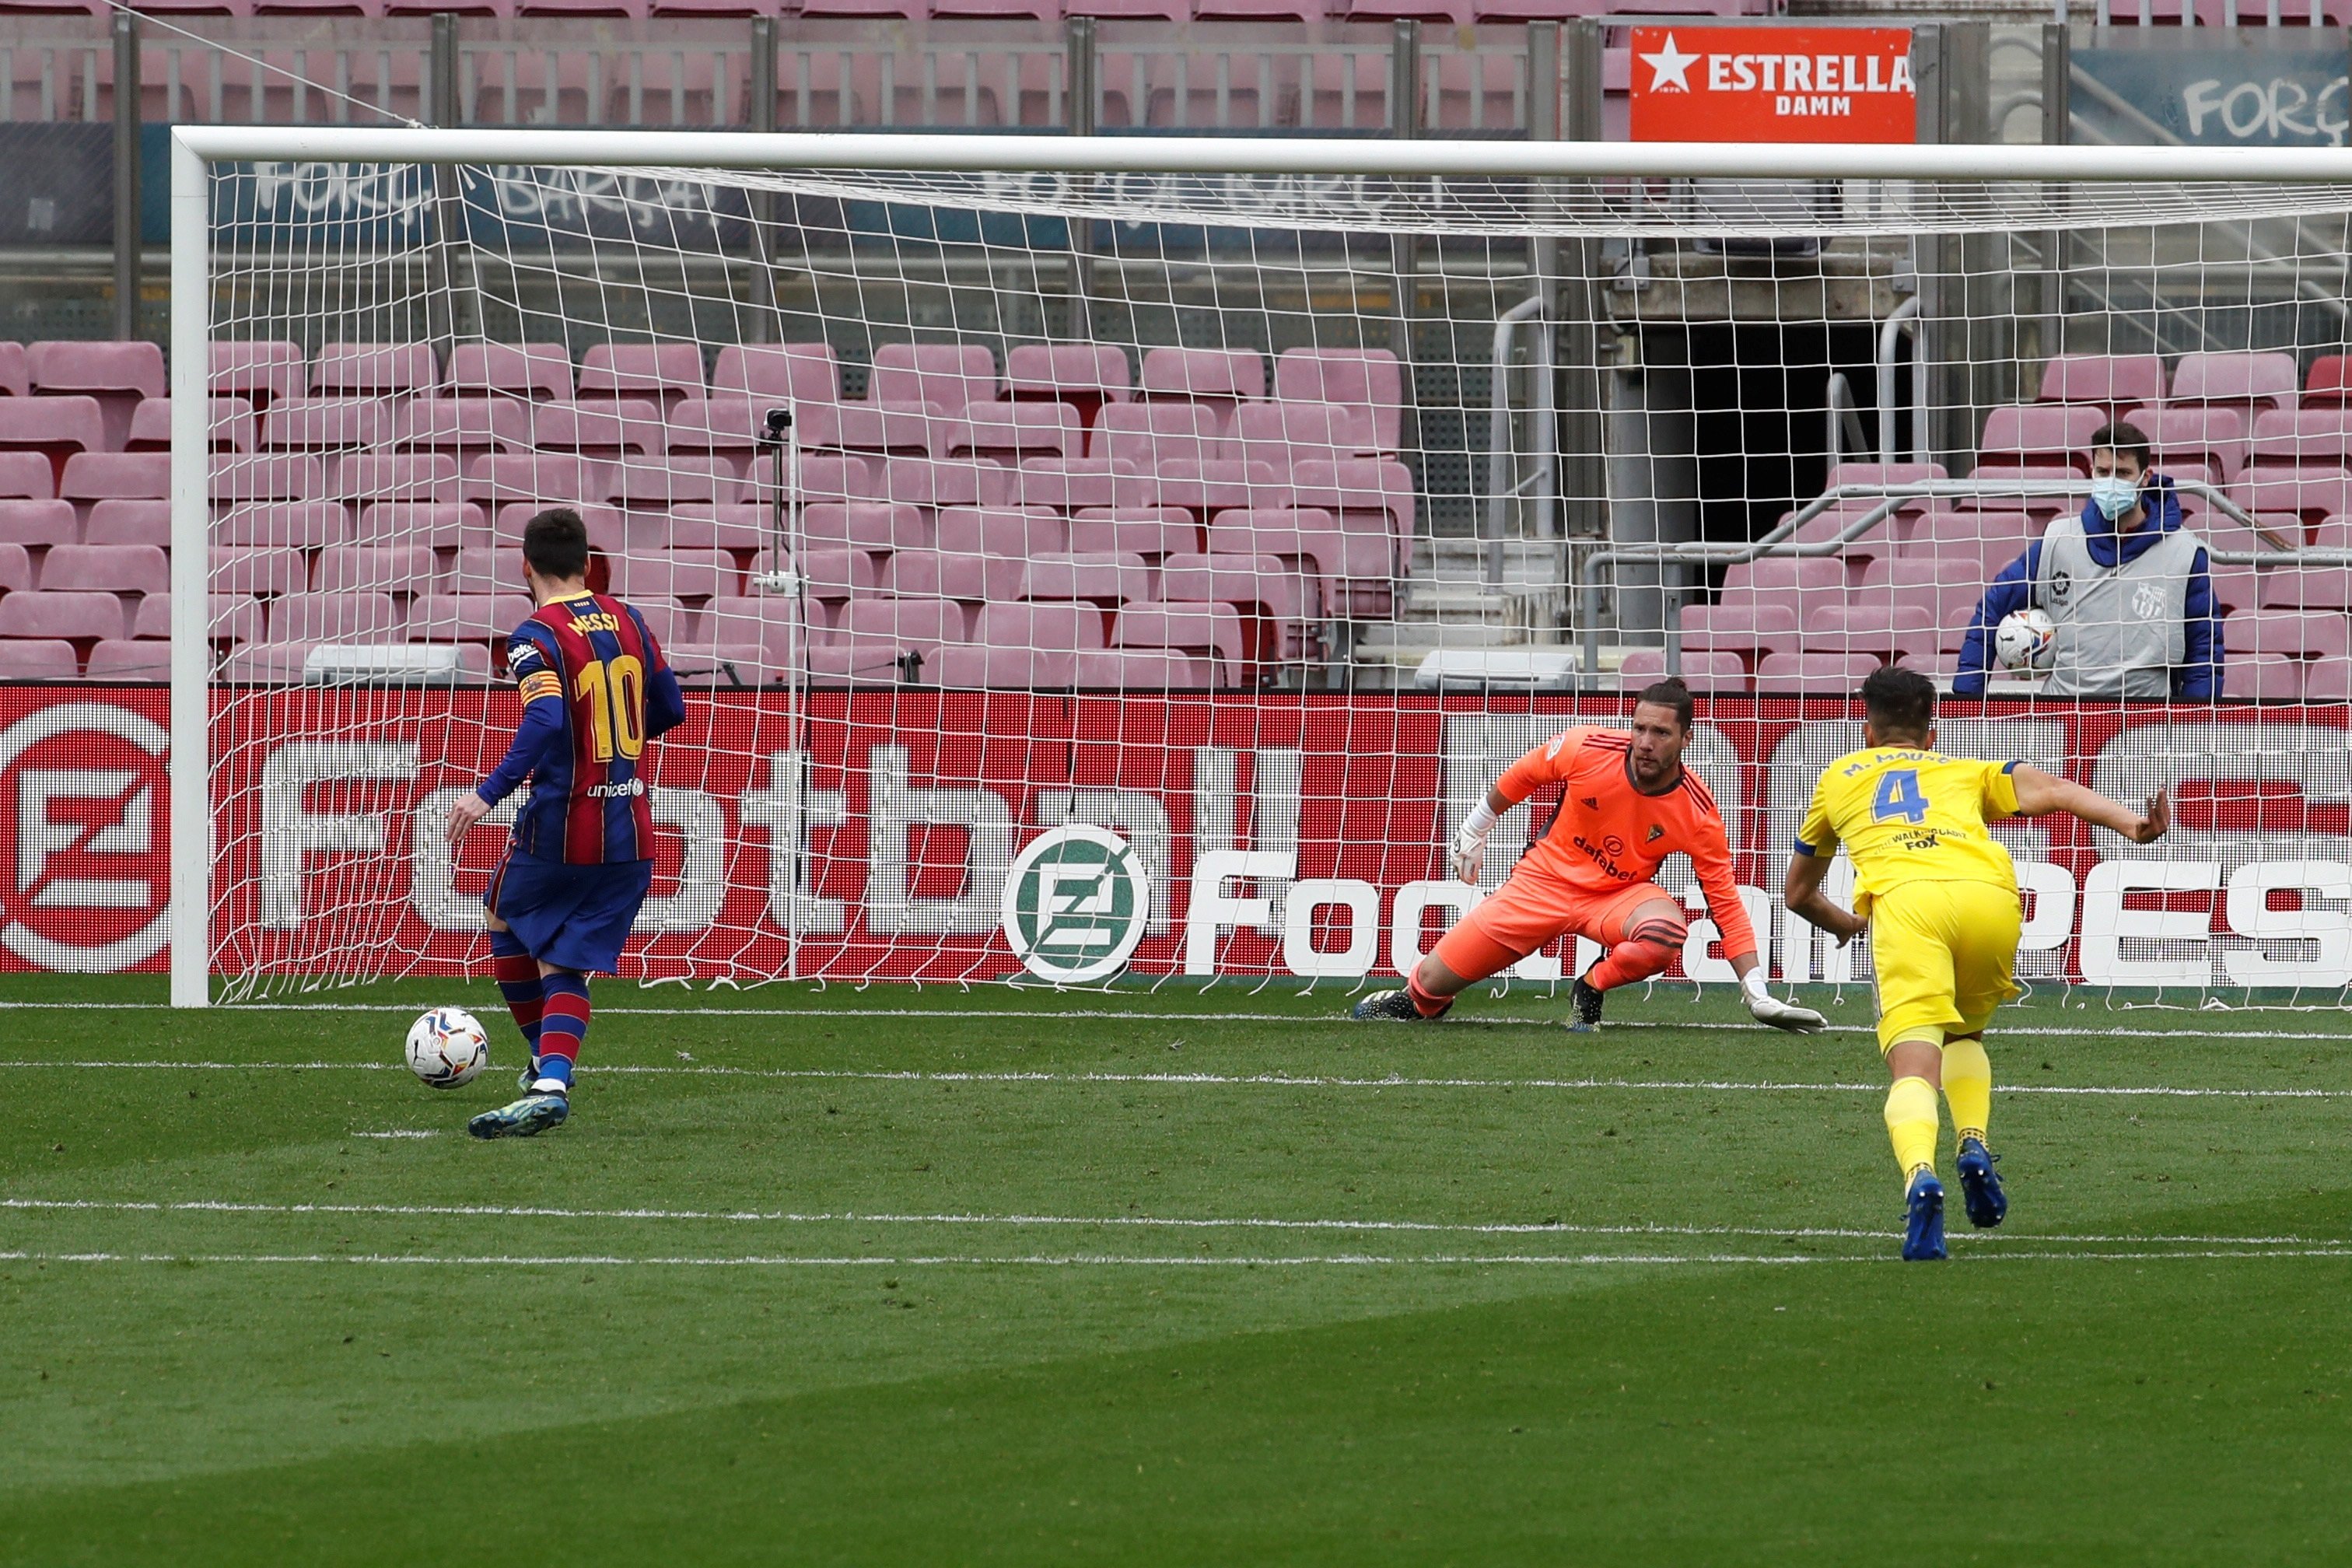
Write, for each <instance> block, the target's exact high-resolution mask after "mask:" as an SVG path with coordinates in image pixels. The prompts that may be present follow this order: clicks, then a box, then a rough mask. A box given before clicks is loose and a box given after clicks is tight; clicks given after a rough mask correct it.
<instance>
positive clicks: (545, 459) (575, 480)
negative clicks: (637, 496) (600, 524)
mask: <svg viewBox="0 0 2352 1568" xmlns="http://www.w3.org/2000/svg"><path fill="white" fill-rule="evenodd" d="M605 467H606V465H604V464H603V463H600V462H597V461H595V460H593V459H592V458H582V457H580V456H579V455H578V454H576V453H569V452H493V453H490V454H489V455H488V456H486V457H480V458H475V459H474V460H473V462H472V463H471V464H469V465H468V466H467V469H466V477H465V481H464V483H463V484H462V485H460V486H459V487H458V494H459V495H460V496H461V497H462V498H463V499H465V500H469V501H473V502H476V503H477V504H478V505H480V506H482V507H485V508H488V509H491V510H495V509H497V508H499V507H501V506H506V505H509V504H510V503H516V502H528V503H529V504H530V505H532V506H535V507H540V506H564V505H572V506H577V505H579V504H580V503H582V502H583V501H589V500H602V499H603V498H604V489H605V484H606V479H605V474H604V469H605Z"/></svg>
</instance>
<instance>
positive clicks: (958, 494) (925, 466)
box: [882, 458, 1016, 510]
mask: <svg viewBox="0 0 2352 1568" xmlns="http://www.w3.org/2000/svg"><path fill="white" fill-rule="evenodd" d="M882 486H883V493H884V497H885V499H887V500H894V501H903V502H906V503H908V505H912V506H919V507H922V508H925V509H926V510H938V509H939V508H941V507H950V506H999V507H1001V506H1010V505H1012V504H1013V494H1014V491H1015V489H1016V487H1015V485H1014V483H1013V469H1011V468H1006V467H1005V466H1004V465H1003V464H1002V463H992V462H990V461H988V460H987V459H985V458H973V459H971V460H970V461H957V462H951V463H950V462H939V463H935V462H932V461H930V460H929V458H889V459H888V460H887V462H885V463H884V465H883V472H882Z"/></svg>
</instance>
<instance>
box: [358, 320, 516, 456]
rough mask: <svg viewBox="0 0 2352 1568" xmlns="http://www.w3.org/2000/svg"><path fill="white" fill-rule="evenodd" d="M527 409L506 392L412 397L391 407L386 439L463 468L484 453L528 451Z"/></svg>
mask: <svg viewBox="0 0 2352 1568" xmlns="http://www.w3.org/2000/svg"><path fill="white" fill-rule="evenodd" d="M477 346H478V345H477ZM530 414H531V411H530V406H529V405H526V404H524V403H522V402H521V401H520V400H518V399H515V398H511V397H483V396H473V397H446V396H445V397H435V396H425V397H415V398H411V399H409V400H408V401H407V402H406V403H404V404H403V405H400V406H399V407H398V408H397V409H396V410H394V415H393V420H392V432H391V442H392V446H393V447H394V448H395V449H396V450H400V451H411V452H440V453H446V455H447V456H449V457H450V458H454V459H455V460H456V461H457V466H458V468H461V469H462V468H465V466H466V465H467V464H468V463H471V462H472V461H473V460H474V459H475V458H478V457H481V456H483V455H485V454H487V453H490V452H528V451H530V448H531V445H532V434H533V432H532V429H531V417H530Z"/></svg>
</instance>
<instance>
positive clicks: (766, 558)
mask: <svg viewBox="0 0 2352 1568" xmlns="http://www.w3.org/2000/svg"><path fill="white" fill-rule="evenodd" d="M779 559H782V557H780V556H779V555H777V554H776V553H775V552H771V551H765V550H763V551H761V552H760V553H759V554H757V555H755V556H753V557H752V558H751V574H752V575H753V576H757V575H759V574H761V573H762V572H767V571H772V570H773V569H774V563H775V562H776V561H778V560H779ZM799 566H800V571H801V579H802V581H803V583H805V584H807V594H808V596H809V597H810V598H811V599H813V600H814V601H816V602H817V603H819V604H821V605H825V606H827V609H826V615H827V616H828V617H830V616H831V615H832V614H833V612H834V611H835V610H836V609H837V608H838V607H839V606H840V605H842V604H843V603H844V602H845V601H846V600H848V599H850V598H852V597H859V596H865V595H872V594H873V593H875V592H876V591H877V590H876V586H875V570H874V557H873V556H871V555H869V554H867V553H866V552H865V551H863V550H851V549H849V548H847V547H846V546H844V545H817V544H812V545H810V546H808V547H807V548H806V549H804V550H803V551H802V552H801V553H800V557H799Z"/></svg>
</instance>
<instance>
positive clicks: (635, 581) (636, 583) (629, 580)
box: [610, 550, 743, 600]
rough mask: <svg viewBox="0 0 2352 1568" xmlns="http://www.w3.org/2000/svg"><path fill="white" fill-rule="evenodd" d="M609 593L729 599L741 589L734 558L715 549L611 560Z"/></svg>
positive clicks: (649, 596) (627, 597) (624, 596)
mask: <svg viewBox="0 0 2352 1568" xmlns="http://www.w3.org/2000/svg"><path fill="white" fill-rule="evenodd" d="M610 581H611V591H612V592H613V593H614V594H616V595H619V596H620V597H622V598H624V599H630V600H635V599H640V598H643V599H709V598H714V597H718V596H719V595H726V596H727V597H730V598H732V597H735V596H736V595H739V594H740V591H741V589H742V586H743V582H742V574H741V573H740V572H739V571H737V570H736V567H735V560H734V557H732V556H730V555H729V554H728V553H727V552H724V551H719V550H671V551H666V552H662V553H661V554H658V555H624V556H621V557H619V558H618V559H616V560H615V561H614V563H613V566H612V576H611V579H610Z"/></svg>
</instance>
